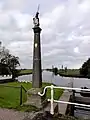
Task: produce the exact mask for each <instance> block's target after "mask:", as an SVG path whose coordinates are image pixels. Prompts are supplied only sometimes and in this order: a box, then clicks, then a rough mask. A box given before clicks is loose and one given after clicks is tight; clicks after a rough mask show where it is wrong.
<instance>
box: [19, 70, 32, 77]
mask: <svg viewBox="0 0 90 120" xmlns="http://www.w3.org/2000/svg"><path fill="white" fill-rule="evenodd" d="M29 74H32V69H21V70H18V73H17V76H22V75H29Z"/></svg>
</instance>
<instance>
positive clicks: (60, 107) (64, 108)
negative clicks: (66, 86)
mask: <svg viewBox="0 0 90 120" xmlns="http://www.w3.org/2000/svg"><path fill="white" fill-rule="evenodd" d="M71 95H72V92H69V91H68V90H65V91H64V92H63V94H62V96H61V97H60V99H59V101H66V102H69V101H70V97H71ZM67 108H68V104H62V103H58V112H59V114H62V115H66V112H67Z"/></svg>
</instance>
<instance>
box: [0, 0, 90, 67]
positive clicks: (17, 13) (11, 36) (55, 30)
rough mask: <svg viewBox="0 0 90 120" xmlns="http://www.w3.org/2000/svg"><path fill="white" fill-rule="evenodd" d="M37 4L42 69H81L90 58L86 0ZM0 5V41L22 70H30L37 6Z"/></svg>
mask: <svg viewBox="0 0 90 120" xmlns="http://www.w3.org/2000/svg"><path fill="white" fill-rule="evenodd" d="M39 2H40V4H41V8H40V10H41V11H40V27H41V28H42V31H41V49H42V51H41V52H42V61H44V60H46V61H47V62H43V66H44V67H46V65H47V64H49V65H50V66H52V64H53V65H56V66H58V65H62V64H63V65H64V64H65V62H66V63H67V66H68V68H69V67H72V68H73V66H79V64H80V65H81V64H82V63H83V62H84V61H86V57H87V56H88V57H89V56H90V52H89V51H90V0H52V2H51V0H50V1H48V4H47V1H43V2H42V1H41V0H40V1H39ZM42 3H43V4H42ZM44 3H45V4H44ZM52 4H53V5H54V7H51V6H52ZM0 5H1V6H0V41H2V42H3V45H5V47H6V48H9V49H10V51H12V54H15V55H17V56H18V57H19V58H20V60H21V61H22V65H23V66H22V67H24V68H25V67H26V68H30V66H31V65H32V61H30V60H31V57H32V56H33V53H32V51H33V42H34V33H33V30H32V27H33V17H34V16H35V12H36V9H37V2H36V1H35V0H33V1H31V0H3V1H2V2H1V1H0ZM26 9H27V10H26ZM26 11H27V12H26ZM42 11H44V12H42ZM77 53H79V54H77ZM49 56H50V57H49ZM68 56H71V57H68ZM53 58H54V59H53ZM74 58H75V59H74ZM25 59H26V60H27V63H26V60H25ZM48 61H49V62H48ZM29 65H30V66H29Z"/></svg>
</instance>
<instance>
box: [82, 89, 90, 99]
mask: <svg viewBox="0 0 90 120" xmlns="http://www.w3.org/2000/svg"><path fill="white" fill-rule="evenodd" d="M81 88H82V89H88V88H87V87H81ZM80 95H81V96H83V97H90V91H85V90H81V91H80Z"/></svg>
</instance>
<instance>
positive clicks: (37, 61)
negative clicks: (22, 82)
mask: <svg viewBox="0 0 90 120" xmlns="http://www.w3.org/2000/svg"><path fill="white" fill-rule="evenodd" d="M33 31H34V47H33V73H32V87H33V88H41V87H42V69H41V45H40V33H41V28H40V27H39V26H37V27H36V26H35V27H34V28H33Z"/></svg>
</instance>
